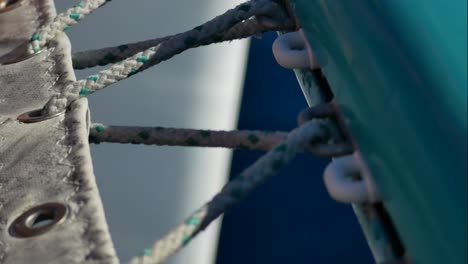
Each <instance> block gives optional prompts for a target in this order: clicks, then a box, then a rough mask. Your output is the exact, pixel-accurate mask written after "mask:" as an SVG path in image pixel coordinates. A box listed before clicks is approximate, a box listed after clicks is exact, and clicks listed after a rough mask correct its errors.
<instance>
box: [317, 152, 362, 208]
mask: <svg viewBox="0 0 468 264" xmlns="http://www.w3.org/2000/svg"><path fill="white" fill-rule="evenodd" d="M354 175H356V176H359V178H357V179H353V178H352V177H353V176H354ZM324 181H325V186H326V187H327V190H328V193H329V194H330V196H331V197H333V199H335V200H337V201H339V202H344V203H363V202H367V201H369V200H370V190H369V188H368V184H366V179H365V178H364V177H363V174H362V173H361V170H360V168H359V165H358V163H357V162H356V160H355V158H354V157H353V156H352V155H349V156H345V157H340V158H336V159H334V160H333V161H332V162H331V163H330V164H329V165H328V166H327V168H326V169H325V172H324Z"/></svg>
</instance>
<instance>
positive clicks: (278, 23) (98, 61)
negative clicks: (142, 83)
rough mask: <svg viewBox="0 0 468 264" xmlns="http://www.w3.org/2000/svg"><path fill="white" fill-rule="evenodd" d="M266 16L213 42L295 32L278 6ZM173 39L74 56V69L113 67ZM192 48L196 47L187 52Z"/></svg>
mask: <svg viewBox="0 0 468 264" xmlns="http://www.w3.org/2000/svg"><path fill="white" fill-rule="evenodd" d="M275 5H276V4H275ZM269 15H272V16H273V15H274V18H270V17H266V16H256V17H253V18H251V19H248V20H245V21H242V22H239V23H237V24H236V25H235V26H233V27H232V28H230V29H229V30H228V31H227V32H225V33H223V34H222V38H221V39H219V40H216V41H217V42H223V41H231V40H235V39H242V38H247V37H250V36H255V35H260V34H262V33H265V32H267V31H290V30H293V29H294V23H293V21H292V20H291V19H289V18H288V17H287V15H286V13H285V12H284V11H283V10H282V9H280V8H279V6H277V5H276V8H275V12H270V14H269ZM267 22H269V23H267ZM182 34H184V33H182ZM175 36H177V35H174V36H167V37H162V38H156V39H150V40H145V41H140V42H135V43H128V44H123V45H119V46H116V47H108V48H102V49H95V50H86V51H81V52H77V53H74V54H73V68H75V69H85V68H90V67H95V66H98V65H99V66H103V65H106V64H109V63H116V62H119V61H122V60H124V59H126V58H128V57H130V56H132V55H134V54H135V53H137V52H140V51H143V50H145V49H148V48H150V47H154V46H156V45H159V44H161V43H163V42H165V41H167V40H169V39H170V38H174V37H175ZM213 41H214V40H213V39H209V40H207V41H206V42H200V43H197V45H198V46H203V45H209V44H212V43H213ZM194 47H195V46H193V47H190V48H194Z"/></svg>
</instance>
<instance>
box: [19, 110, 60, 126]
mask: <svg viewBox="0 0 468 264" xmlns="http://www.w3.org/2000/svg"><path fill="white" fill-rule="evenodd" d="M64 113H65V111H63V112H59V113H56V114H53V115H48V116H44V115H42V109H36V110H32V111H29V112H26V113H24V114H22V115H20V116H18V117H17V119H18V121H20V122H23V123H36V122H41V121H44V120H47V119H51V118H54V117H57V116H60V115H63V114H64Z"/></svg>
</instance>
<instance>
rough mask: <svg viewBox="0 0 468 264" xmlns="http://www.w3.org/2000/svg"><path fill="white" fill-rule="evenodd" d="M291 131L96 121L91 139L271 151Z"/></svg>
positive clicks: (92, 127) (97, 141)
mask: <svg viewBox="0 0 468 264" xmlns="http://www.w3.org/2000/svg"><path fill="white" fill-rule="evenodd" d="M287 135H288V133H286V132H270V131H248V130H234V131H214V130H199V129H184V128H165V127H126V126H106V125H103V124H99V123H95V124H92V125H91V127H90V130H89V140H90V143H101V142H111V143H131V144H145V145H159V146H193V147H223V148H237V149H248V150H263V151H267V150H270V149H272V148H273V147H274V146H276V145H277V144H278V143H279V142H281V141H283V140H284V139H285V138H286V136H287Z"/></svg>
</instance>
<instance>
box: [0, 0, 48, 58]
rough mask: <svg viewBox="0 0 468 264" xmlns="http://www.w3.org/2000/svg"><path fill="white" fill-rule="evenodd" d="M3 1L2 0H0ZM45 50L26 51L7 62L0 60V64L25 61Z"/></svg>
mask: <svg viewBox="0 0 468 264" xmlns="http://www.w3.org/2000/svg"><path fill="white" fill-rule="evenodd" d="M0 1H1V0H0ZM42 51H43V50H39V51H37V52H34V53H24V54H23V55H21V56H19V57H16V58H13V59H10V60H7V61H5V62H0V65H9V64H13V63H18V62H21V61H25V60H27V59H30V58H32V57H34V56H36V55H38V54H40V53H42Z"/></svg>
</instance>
